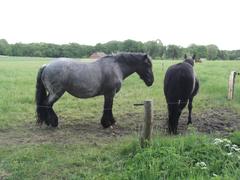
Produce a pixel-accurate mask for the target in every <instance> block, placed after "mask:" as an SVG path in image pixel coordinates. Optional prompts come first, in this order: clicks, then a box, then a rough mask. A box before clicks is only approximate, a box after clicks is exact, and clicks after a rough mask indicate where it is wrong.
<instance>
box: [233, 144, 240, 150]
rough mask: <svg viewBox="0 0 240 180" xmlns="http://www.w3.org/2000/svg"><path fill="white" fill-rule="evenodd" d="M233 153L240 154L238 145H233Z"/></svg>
mask: <svg viewBox="0 0 240 180" xmlns="http://www.w3.org/2000/svg"><path fill="white" fill-rule="evenodd" d="M231 151H235V152H240V148H239V147H238V146H237V145H235V144H234V145H232V147H231Z"/></svg>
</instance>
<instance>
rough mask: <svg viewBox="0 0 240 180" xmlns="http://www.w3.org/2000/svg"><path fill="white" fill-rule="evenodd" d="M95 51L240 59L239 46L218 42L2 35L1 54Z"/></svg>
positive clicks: (84, 55)
mask: <svg viewBox="0 0 240 180" xmlns="http://www.w3.org/2000/svg"><path fill="white" fill-rule="evenodd" d="M93 52H104V53H106V54H112V53H118V52H145V53H148V54H149V55H150V56H151V57H152V58H154V59H155V58H160V59H162V58H166V59H182V58H183V54H185V53H186V54H189V55H193V54H196V56H197V58H207V59H209V60H216V59H221V60H228V59H230V60H240V50H233V51H226V50H219V49H218V47H217V46H216V45H208V46H203V45H196V44H191V45H190V46H188V47H187V48H183V47H180V46H176V45H168V46H164V45H163V44H162V42H161V40H159V39H157V40H156V41H147V42H145V43H142V42H140V41H134V40H131V39H128V40H125V41H109V42H107V43H103V44H102V43H98V44H96V45H95V46H88V45H81V44H78V43H70V44H63V45H57V44H50V43H30V44H23V43H15V44H8V42H7V41H6V40H5V39H0V55H8V56H30V57H71V58H87V57H89V56H90V55H91V54H92V53H93Z"/></svg>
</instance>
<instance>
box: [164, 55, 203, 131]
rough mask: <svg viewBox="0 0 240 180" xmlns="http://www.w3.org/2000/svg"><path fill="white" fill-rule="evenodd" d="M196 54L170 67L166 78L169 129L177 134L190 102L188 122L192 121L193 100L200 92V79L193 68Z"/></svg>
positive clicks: (165, 92)
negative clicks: (183, 112) (181, 117)
mask: <svg viewBox="0 0 240 180" xmlns="http://www.w3.org/2000/svg"><path fill="white" fill-rule="evenodd" d="M194 60H195V55H194V56H193V57H192V58H189V59H188V58H187V56H186V55H185V56H184V61H183V62H182V63H178V64H175V65H172V66H170V67H169V68H168V70H167V72H166V74H165V78H164V94H165V97H166V101H167V104H168V130H169V133H170V134H172V133H173V134H177V126H178V120H179V117H180V115H181V113H182V110H183V109H184V107H185V106H186V105H187V103H188V110H189V115H188V123H187V124H190V123H192V118H191V113H192V101H193V97H194V96H195V95H196V94H197V93H198V89H199V81H198V79H197V78H196V76H195V74H194V70H193V66H194Z"/></svg>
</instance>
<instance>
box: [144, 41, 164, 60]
mask: <svg viewBox="0 0 240 180" xmlns="http://www.w3.org/2000/svg"><path fill="white" fill-rule="evenodd" d="M144 51H145V52H146V53H148V54H149V55H150V56H151V57H152V58H156V57H160V58H162V56H163V52H164V47H163V44H162V42H161V41H148V42H146V43H144Z"/></svg>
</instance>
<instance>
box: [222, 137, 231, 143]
mask: <svg viewBox="0 0 240 180" xmlns="http://www.w3.org/2000/svg"><path fill="white" fill-rule="evenodd" d="M223 142H225V143H228V144H231V143H232V142H231V141H230V140H229V139H226V138H224V139H223Z"/></svg>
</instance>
